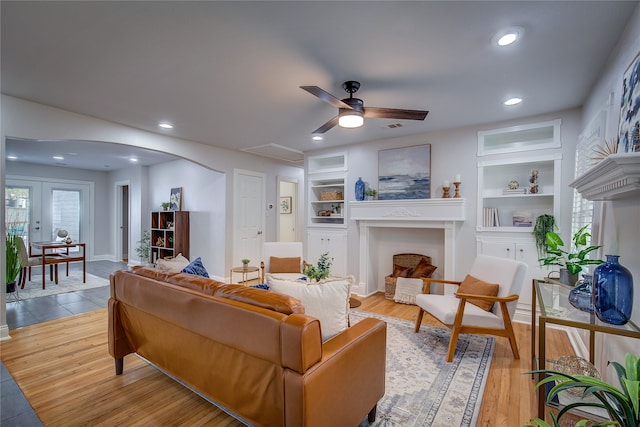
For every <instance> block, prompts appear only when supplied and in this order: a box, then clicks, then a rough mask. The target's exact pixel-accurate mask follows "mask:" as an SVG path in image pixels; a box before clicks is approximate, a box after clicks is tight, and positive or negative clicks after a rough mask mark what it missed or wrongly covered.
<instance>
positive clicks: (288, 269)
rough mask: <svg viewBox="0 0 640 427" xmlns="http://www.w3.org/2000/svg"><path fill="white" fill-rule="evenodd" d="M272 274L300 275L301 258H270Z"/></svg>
mask: <svg viewBox="0 0 640 427" xmlns="http://www.w3.org/2000/svg"><path fill="white" fill-rule="evenodd" d="M269 272H270V273H300V257H291V258H280V257H275V256H272V257H271V258H269Z"/></svg>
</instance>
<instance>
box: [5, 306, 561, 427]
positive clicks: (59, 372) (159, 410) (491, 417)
mask: <svg viewBox="0 0 640 427" xmlns="http://www.w3.org/2000/svg"><path fill="white" fill-rule="evenodd" d="M362 302H363V303H362V306H361V307H359V309H362V310H366V311H371V312H376V313H379V314H383V315H387V316H394V317H398V318H403V319H409V320H413V319H415V316H416V311H417V308H416V307H415V306H409V305H403V304H396V303H394V302H391V301H388V300H385V299H384V296H383V294H377V295H374V296H371V297H368V298H364V299H362ZM106 318H107V315H106V309H102V310H96V311H92V312H88V313H84V314H80V315H76V316H72V317H68V318H64V319H58V320H53V321H50V322H46V323H41V324H37V325H32V326H26V327H24V328H19V329H16V330H12V331H11V336H12V339H11V340H9V341H4V342H2V343H0V346H1V347H0V354H1V355H2V361H3V362H4V364H5V366H6V367H7V369H8V370H9V372H10V373H11V374H12V375H13V377H14V378H15V380H16V382H17V383H18V385H19V386H20V387H21V389H22V391H23V392H24V394H25V396H26V397H27V399H28V400H29V402H30V403H31V404H32V406H33V408H34V410H35V411H36V413H37V414H38V416H39V417H40V419H41V420H42V422H43V423H44V425H46V426H61V425H64V426H79V425H92V426H113V425H184V426H187V425H188V426H200V425H210V426H239V425H242V424H241V423H240V422H238V421H237V420H235V419H233V418H232V417H230V416H229V415H227V414H226V413H224V412H223V411H221V410H218V409H217V408H215V407H214V406H212V405H211V404H210V403H208V402H206V401H205V400H204V399H202V398H201V397H199V396H198V395H196V394H195V393H192V392H191V391H189V390H187V389H186V388H184V387H183V386H181V385H180V384H178V383H177V382H175V381H173V380H172V379H170V378H169V377H167V376H165V375H164V374H162V373H160V372H158V371H157V370H156V369H154V368H153V367H151V366H149V365H147V364H146V363H145V362H143V361H142V360H140V359H138V358H137V357H136V356H132V355H130V356H127V357H126V358H125V374H124V375H122V376H116V375H115V374H114V364H113V359H112V358H111V357H110V356H109V354H108V352H107V321H106ZM423 323H428V324H437V322H436V321H435V320H433V319H432V318H430V317H429V316H425V319H424V320H423ZM515 330H516V336H517V339H518V343H519V348H520V353H521V356H522V358H521V359H520V360H514V359H513V356H512V354H511V349H510V347H509V344H508V341H507V340H506V339H504V338H497V340H496V346H495V352H494V355H493V359H492V362H491V367H490V372H489V377H488V381H487V386H486V390H485V394H484V399H483V402H482V407H481V413H480V418H479V420H478V424H477V425H479V426H520V425H522V424H523V423H525V422H526V421H528V420H529V419H530V418H531V417H532V416H533V415H534V413H535V404H536V397H535V394H534V393H533V387H534V381H533V380H531V378H530V376H529V375H524V374H523V373H524V372H526V371H528V370H529V369H530V360H529V343H530V341H529V337H530V327H529V325H525V324H516V325H515ZM547 339H548V348H549V350H550V351H551V354H550V355H549V356H550V357H551V358H553V357H557V356H559V355H562V354H573V350H572V349H571V346H570V344H569V343H568V340H567V339H566V335H565V334H564V333H562V332H558V331H549V333H548V337H547ZM416 380H417V381H419V378H417V379H416Z"/></svg>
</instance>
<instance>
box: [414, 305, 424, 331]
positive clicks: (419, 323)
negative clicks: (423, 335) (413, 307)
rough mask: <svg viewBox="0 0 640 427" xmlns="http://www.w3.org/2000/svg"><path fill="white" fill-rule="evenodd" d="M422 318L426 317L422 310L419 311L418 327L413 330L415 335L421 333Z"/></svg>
mask: <svg viewBox="0 0 640 427" xmlns="http://www.w3.org/2000/svg"><path fill="white" fill-rule="evenodd" d="M418 308H419V307H418ZM422 316H424V310H423V309H421V308H420V311H418V318H417V319H416V327H415V328H414V330H413V331H414V332H415V333H418V331H420V325H421V324H422Z"/></svg>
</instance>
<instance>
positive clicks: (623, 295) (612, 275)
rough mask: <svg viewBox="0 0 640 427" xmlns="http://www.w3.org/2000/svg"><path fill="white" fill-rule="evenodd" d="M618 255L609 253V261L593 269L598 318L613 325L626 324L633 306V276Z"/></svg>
mask: <svg viewBox="0 0 640 427" xmlns="http://www.w3.org/2000/svg"><path fill="white" fill-rule="evenodd" d="M618 258H619V256H618V255H607V261H606V262H605V263H604V264H600V265H599V266H597V267H596V269H595V270H594V271H593V308H594V311H595V313H596V316H598V319H600V320H602V321H603V322H605V323H611V324H612V325H624V324H625V323H627V322H628V321H629V319H630V318H631V310H632V308H633V278H632V277H631V272H630V271H629V270H628V269H627V268H626V267H624V266H622V265H620V263H619V262H618Z"/></svg>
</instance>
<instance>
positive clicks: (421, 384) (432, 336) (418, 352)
mask: <svg viewBox="0 0 640 427" xmlns="http://www.w3.org/2000/svg"><path fill="white" fill-rule="evenodd" d="M365 317H375V318H377V319H381V320H384V321H385V322H387V367H386V368H387V372H386V390H385V395H384V397H383V398H382V400H380V402H378V412H377V417H376V422H375V423H373V424H371V425H372V426H380V427H382V426H384V427H400V426H402V427H413V426H446V427H453V426H475V425H476V420H477V418H478V412H479V409H480V405H481V404H482V395H483V393H484V388H485V385H486V381H487V376H488V374H489V365H490V364H491V356H492V355H493V347H494V344H495V338H493V337H484V336H479V335H460V338H459V339H458V347H457V351H456V354H455V356H454V358H453V361H452V362H451V363H448V362H447V361H446V357H447V348H448V346H449V337H450V336H451V332H450V331H449V330H448V329H445V328H438V327H433V326H427V325H422V327H421V328H420V332H419V333H417V334H416V333H414V332H413V328H414V323H413V322H410V321H407V320H401V319H396V318H393V317H387V316H382V315H378V314H375V313H370V312H365V311H360V310H351V314H350V318H351V324H354V323H357V322H359V321H360V320H362V319H364V318H365ZM369 425H370V424H369V423H368V422H367V421H366V420H365V421H364V422H363V423H361V424H360V426H361V427H365V426H369Z"/></svg>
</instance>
